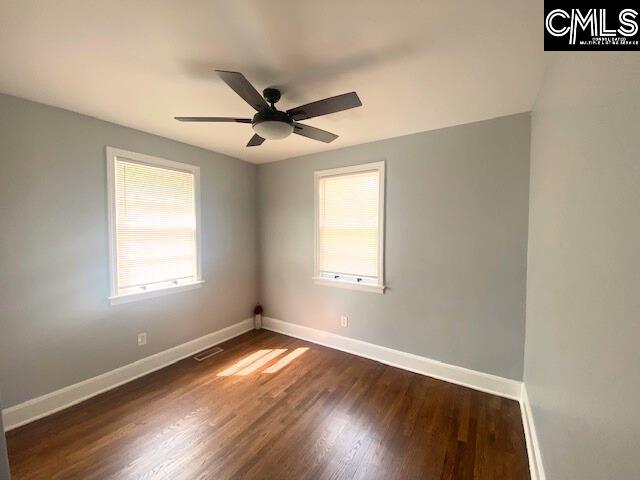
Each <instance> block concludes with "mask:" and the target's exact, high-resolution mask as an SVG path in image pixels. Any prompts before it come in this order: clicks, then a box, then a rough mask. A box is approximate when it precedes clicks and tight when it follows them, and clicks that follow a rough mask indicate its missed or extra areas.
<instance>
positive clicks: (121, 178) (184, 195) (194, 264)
mask: <svg viewBox="0 0 640 480" xmlns="http://www.w3.org/2000/svg"><path fill="white" fill-rule="evenodd" d="M159 160H161V159H159ZM164 162H165V163H175V162H168V161H164ZM176 165H182V164H176ZM187 167H190V166H187ZM112 168H113V173H112V174H113V177H112V178H113V192H112V194H113V197H114V198H113V206H112V207H113V210H112V216H113V217H115V218H114V219H112V222H113V224H112V228H113V227H114V228H113V229H114V230H115V231H113V232H112V235H113V236H114V238H112V241H114V244H115V249H114V250H115V251H114V252H112V253H115V259H114V260H115V261H114V263H115V265H113V266H112V267H115V268H114V272H112V277H113V278H112V281H113V282H114V283H115V285H113V287H112V290H115V291H113V292H112V295H113V296H121V295H130V294H134V293H141V292H147V291H153V290H158V289H163V288H172V287H176V286H181V285H185V284H190V283H194V282H197V281H198V280H199V278H198V277H199V271H198V270H199V265H198V238H197V223H196V222H197V214H196V194H197V192H196V188H197V182H196V175H195V174H194V172H193V171H187V170H183V169H180V168H173V167H168V166H165V165H153V164H150V163H148V162H140V161H136V160H131V159H129V158H127V157H120V156H115V157H114V159H113V167H112ZM196 168H197V167H196Z"/></svg>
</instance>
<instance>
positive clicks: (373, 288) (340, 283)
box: [313, 277, 387, 294]
mask: <svg viewBox="0 0 640 480" xmlns="http://www.w3.org/2000/svg"><path fill="white" fill-rule="evenodd" d="M313 283H315V284H316V285H324V286H326V287H338V288H346V289H348V290H360V291H363V292H372V293H379V294H383V293H384V290H385V288H387V287H385V286H384V285H367V284H366V283H356V282H347V281H344V280H331V279H328V278H323V277H313Z"/></svg>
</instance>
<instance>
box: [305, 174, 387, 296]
mask: <svg viewBox="0 0 640 480" xmlns="http://www.w3.org/2000/svg"><path fill="white" fill-rule="evenodd" d="M341 170H346V171H345V172H344V173H340V171H341ZM382 175H383V169H382V166H380V165H379V164H374V167H371V164H369V165H363V166H356V167H348V168H346V169H337V171H336V170H330V171H325V172H316V177H317V180H316V181H317V185H316V189H317V193H316V195H317V198H316V202H317V228H316V232H317V233H316V235H317V237H316V242H317V250H316V262H317V264H316V276H319V277H323V278H326V279H333V280H339V281H347V282H355V283H360V284H363V285H381V283H382V278H381V277H382V272H381V268H382V261H381V260H382V259H381V255H382V251H383V249H382V238H381V235H382V228H381V220H382V215H381V213H382V212H381V209H382V208H383V203H382V199H383V195H381V188H382V185H383V183H382V181H381V178H382Z"/></svg>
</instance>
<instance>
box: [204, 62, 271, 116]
mask: <svg viewBox="0 0 640 480" xmlns="http://www.w3.org/2000/svg"><path fill="white" fill-rule="evenodd" d="M216 73H217V74H218V75H219V76H220V78H221V79H222V80H223V81H224V82H225V83H226V84H227V85H229V86H230V87H231V88H232V89H233V91H234V92H236V93H237V94H238V95H240V96H241V97H242V99H243V100H244V101H245V102H247V103H248V104H249V105H251V106H252V107H253V108H254V109H256V110H258V111H260V110H264V109H266V108H269V104H268V103H267V101H266V100H265V99H264V98H262V95H260V94H259V93H258V91H257V90H256V89H255V88H253V85H251V84H250V83H249V80H247V79H246V78H245V77H244V75H242V74H241V73H240V72H227V71H226V70H216Z"/></svg>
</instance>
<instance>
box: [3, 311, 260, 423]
mask: <svg viewBox="0 0 640 480" xmlns="http://www.w3.org/2000/svg"><path fill="white" fill-rule="evenodd" d="M249 330H253V318H247V319H246V320H242V321H240V322H237V323H234V324H233V325H230V326H228V327H225V328H222V329H220V330H217V331H215V332H212V333H209V334H207V335H204V336H202V337H199V338H196V339H194V340H190V341H188V342H186V343H183V344H181V345H177V346H175V347H172V348H169V349H167V350H164V351H162V352H159V353H156V354H154V355H150V356H148V357H145V358H141V359H140V360H136V361H135V362H132V363H130V364H128V365H124V366H122V367H119V368H116V369H115V370H111V371H109V372H106V373H103V374H101V375H98V376H96V377H93V378H89V379H87V380H83V381H81V382H78V383H74V384H73V385H69V386H67V387H64V388H61V389H59V390H55V391H53V392H50V393H47V394H45V395H42V396H40V397H37V398H33V399H31V400H27V401H25V402H22V403H19V404H18V405H14V406H12V407H9V408H5V409H4V410H2V416H3V419H4V429H5V431H9V430H11V429H14V428H17V427H20V426H22V425H26V424H27V423H30V422H33V421H35V420H38V419H40V418H43V417H46V416H47V415H51V414H52V413H55V412H58V411H60V410H64V409H65V408H68V407H70V406H72V405H75V404H77V403H80V402H82V401H84V400H87V399H89V398H91V397H95V396H96V395H99V394H101V393H103V392H106V391H108V390H112V389H114V388H116V387H119V386H120V385H123V384H125V383H128V382H130V381H132V380H135V379H136V378H139V377H142V376H144V375H147V374H149V373H151V372H154V371H156V370H160V369H161V368H164V367H167V366H169V365H171V364H173V363H176V362H177V361H179V360H182V359H184V358H186V357H190V356H191V355H193V354H195V353H198V352H200V351H202V350H204V349H206V348H208V347H211V346H213V345H217V344H219V343H222V342H225V341H227V340H230V339H232V338H234V337H237V336H238V335H242V334H243V333H246V332H248V331H249Z"/></svg>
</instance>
